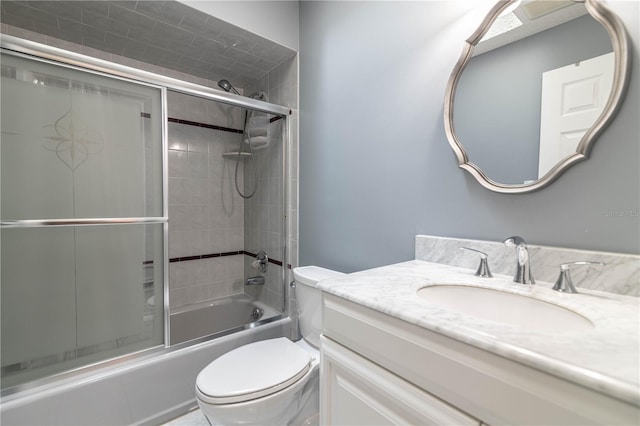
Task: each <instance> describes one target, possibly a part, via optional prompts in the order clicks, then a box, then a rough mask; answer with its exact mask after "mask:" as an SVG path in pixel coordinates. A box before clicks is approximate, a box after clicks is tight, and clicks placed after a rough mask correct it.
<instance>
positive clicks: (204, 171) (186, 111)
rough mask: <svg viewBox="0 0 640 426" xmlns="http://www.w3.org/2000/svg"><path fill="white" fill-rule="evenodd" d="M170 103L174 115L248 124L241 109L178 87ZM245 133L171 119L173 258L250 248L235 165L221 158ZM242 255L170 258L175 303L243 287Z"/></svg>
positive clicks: (226, 124) (230, 124) (226, 293)
mask: <svg viewBox="0 0 640 426" xmlns="http://www.w3.org/2000/svg"><path fill="white" fill-rule="evenodd" d="M168 107H169V110H168V114H169V117H170V118H175V119H179V120H186V119H188V120H189V121H190V122H197V123H202V124H211V125H217V126H220V127H228V128H231V129H234V128H235V129H241V128H242V125H241V123H240V122H241V119H242V118H241V109H240V108H232V107H229V106H225V105H220V104H216V103H214V102H211V101H206V100H202V99H198V98H194V97H191V96H186V95H182V94H177V93H174V92H169V93H168ZM240 138H241V135H240V134H239V133H236V132H231V131H225V130H217V129H212V128H209V127H202V126H196V125H192V124H184V123H180V122H169V124H168V141H169V142H168V143H169V167H168V169H169V191H168V192H169V258H170V259H176V258H185V257H190V256H202V255H203V254H209V253H216V254H218V253H229V252H239V251H242V250H243V248H244V247H243V245H244V241H243V240H244V227H243V220H244V210H243V202H242V199H241V198H240V197H238V196H237V195H235V190H234V189H233V179H234V177H233V170H232V168H231V167H230V166H231V164H230V162H229V161H228V160H225V159H224V158H223V157H222V153H224V152H226V151H231V150H232V149H234V146H236V147H237V145H238V143H239V140H240ZM240 167H242V165H241V166H240ZM239 177H240V179H242V174H241V173H240V174H239ZM242 258H243V256H242V255H241V254H236V255H231V256H220V257H215V258H205V259H195V260H189V261H184V262H175V261H174V262H171V263H170V264H169V288H170V299H169V300H170V305H171V308H177V307H180V306H184V305H187V304H192V303H198V302H202V301H205V300H208V299H215V298H219V297H225V296H230V295H233V294H238V293H242V291H243V284H244V283H243V276H244V274H243V259H242Z"/></svg>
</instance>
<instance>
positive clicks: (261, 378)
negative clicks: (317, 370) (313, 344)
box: [196, 337, 313, 405]
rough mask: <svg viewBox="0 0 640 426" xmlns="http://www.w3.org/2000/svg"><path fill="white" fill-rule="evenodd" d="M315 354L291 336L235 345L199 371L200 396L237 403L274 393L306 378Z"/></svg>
mask: <svg viewBox="0 0 640 426" xmlns="http://www.w3.org/2000/svg"><path fill="white" fill-rule="evenodd" d="M312 360H313V359H312V357H311V355H310V354H309V352H307V351H305V350H304V349H302V348H301V347H299V346H298V345H296V344H295V343H293V342H292V341H290V340H289V339H287V338H285V337H280V338H277V339H270V340H263V341H259V342H254V343H250V344H247V345H244V346H241V347H239V348H237V349H234V350H232V351H230V352H227V353H226V354H224V355H222V356H221V357H219V358H218V359H216V360H214V361H213V362H211V363H210V364H209V365H208V366H207V367H205V368H204V370H202V371H201V372H200V374H199V375H198V378H197V380H196V392H197V394H198V398H200V399H201V400H202V401H203V402H206V403H209V404H216V405H219V404H233V403H239V402H245V401H250V400H252V399H257V398H261V397H265V396H268V395H271V394H274V393H276V392H278V391H280V390H282V389H285V388H287V387H289V386H291V385H292V384H294V383H296V382H297V381H299V380H300V379H302V378H303V377H304V376H305V375H306V374H307V373H308V372H309V370H311V368H312Z"/></svg>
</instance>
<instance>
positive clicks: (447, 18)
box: [299, 1, 640, 272]
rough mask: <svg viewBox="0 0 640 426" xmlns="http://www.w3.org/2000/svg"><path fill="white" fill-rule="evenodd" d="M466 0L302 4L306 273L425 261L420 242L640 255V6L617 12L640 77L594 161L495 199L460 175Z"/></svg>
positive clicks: (623, 6)
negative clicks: (452, 139)
mask: <svg viewBox="0 0 640 426" xmlns="http://www.w3.org/2000/svg"><path fill="white" fill-rule="evenodd" d="M461 3H465V2H450V1H429V2H320V1H308V2H301V3H300V28H301V32H300V46H301V48H300V55H301V56H300V99H301V109H300V120H301V122H300V172H299V173H300V196H299V198H300V222H299V230H300V264H301V265H304V264H316V265H320V266H324V267H328V268H334V269H337V270H341V271H345V272H350V271H355V270H360V269H365V268H369V267H374V266H380V265H384V264H389V263H393V262H398V261H403V260H409V259H413V258H414V236H415V235H416V234H431V235H437V236H450V237H464V238H474V239H487V240H501V239H503V238H505V237H507V236H510V235H513V234H519V235H522V236H523V237H524V238H525V239H527V240H528V241H529V242H531V243H535V244H543V245H553V246H564V247H573V248H582V249H594V250H605V251H619V252H625V253H639V252H640V242H639V239H640V225H639V218H638V217H637V212H638V209H639V207H640V172H639V166H640V164H639V163H640V148H639V145H640V143H639V136H638V135H639V130H640V129H639V120H638V116H639V109H640V108H639V99H640V96H638V95H639V92H640V74H639V71H638V70H640V64H639V60H638V59H639V57H640V52H639V51H638V47H637V46H638V43H639V42H640V36H639V34H638V16H639V13H638V12H639V11H638V9H639V8H638V2H618V1H614V2H610V3H609V4H610V7H611V8H612V9H614V10H615V11H616V12H618V13H619V14H621V15H622V19H623V22H624V24H625V25H626V27H627V29H628V31H629V34H630V40H631V42H632V44H633V53H632V54H633V64H632V65H633V68H634V70H635V72H634V73H633V74H632V78H631V81H630V85H629V91H630V92H629V94H628V96H627V98H626V100H625V103H624V105H623V107H622V109H621V110H620V112H619V114H618V116H617V118H616V120H615V121H614V122H613V123H612V125H611V126H610V127H609V128H608V129H607V130H606V131H605V133H604V134H603V135H602V136H601V137H600V139H599V141H598V142H597V143H596V145H595V147H594V149H593V151H592V154H591V158H590V159H589V160H588V161H587V162H583V163H581V164H578V165H577V166H575V167H573V168H572V169H571V170H569V171H568V172H566V173H565V174H564V175H563V176H561V177H560V179H559V180H558V181H556V182H555V183H554V184H552V185H551V186H550V187H548V188H545V189H543V190H541V191H538V192H534V193H530V194H521V195H509V194H498V193H494V192H491V191H488V190H486V189H484V188H483V187H481V186H480V184H478V183H477V182H476V181H475V179H473V178H472V177H471V176H470V175H469V174H467V173H466V172H464V171H462V170H461V169H458V168H457V163H456V160H455V157H454V154H453V152H452V151H451V149H450V147H449V144H448V142H447V140H446V137H445V134H444V126H443V118H442V115H443V111H442V107H443V98H444V91H445V86H446V83H447V80H448V77H449V74H450V72H451V69H452V68H453V65H454V64H455V62H456V60H457V58H458V55H459V54H460V50H461V48H462V41H463V40H464V39H465V38H467V37H468V36H469V35H470V34H471V32H472V31H473V30H474V29H475V26H476V25H477V21H475V20H474V21H473V22H471V19H469V16H470V15H469V14H466V15H465V14H463V13H462V12H463V11H462V10H461V9H460V4H461Z"/></svg>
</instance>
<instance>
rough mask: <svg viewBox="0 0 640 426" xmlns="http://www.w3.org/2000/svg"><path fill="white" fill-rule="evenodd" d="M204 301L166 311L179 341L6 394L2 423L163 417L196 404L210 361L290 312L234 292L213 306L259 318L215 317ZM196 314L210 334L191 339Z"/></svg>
mask: <svg viewBox="0 0 640 426" xmlns="http://www.w3.org/2000/svg"><path fill="white" fill-rule="evenodd" d="M216 303H218V302H216ZM209 305H210V306H209V309H207V306H200V307H197V309H184V310H182V311H178V312H175V313H174V314H173V315H172V316H171V321H172V322H173V321H175V323H174V324H178V325H174V326H172V327H171V330H172V331H174V332H175V333H176V334H177V337H176V338H177V339H181V338H184V340H185V342H184V343H180V344H178V345H174V346H172V347H170V348H163V347H159V348H157V349H155V350H150V351H147V352H144V354H133V355H131V356H125V357H122V358H118V359H117V360H113V361H111V362H107V363H104V364H101V365H100V366H95V367H88V368H87V369H86V370H88V371H84V370H83V371H84V372H78V373H74V374H70V375H67V376H64V377H62V378H59V379H56V380H52V381H51V382H49V383H47V384H43V385H41V386H38V387H36V388H30V389H25V390H23V391H20V392H17V393H14V394H11V395H8V396H5V397H3V398H2V401H1V404H0V424H2V425H5V426H8V425H43V426H44V425H70V424H82V425H129V424H145V425H154V424H160V423H163V422H165V421H167V420H170V419H172V418H174V417H176V416H179V415H181V414H183V413H186V412H187V411H188V410H189V409H191V408H193V407H195V406H196V400H195V391H194V388H195V380H196V376H197V375H198V373H199V372H200V371H201V370H202V369H203V368H204V367H205V366H206V365H207V364H209V363H210V362H211V361H212V360H214V359H215V358H217V357H219V356H220V355H222V354H224V353H226V352H228V351H230V350H232V349H235V348H237V347H239V346H242V345H244V344H247V343H251V342H255V341H258V340H264V339H271V338H276V337H281V336H289V335H290V334H289V333H290V327H291V321H290V319H289V318H282V315H281V314H280V313H279V312H277V311H274V310H273V309H271V310H270V308H268V307H267V306H263V305H260V304H259V303H258V304H252V303H250V299H249V298H248V297H234V298H232V299H231V300H226V301H219V305H216V309H217V307H218V306H220V305H223V306H220V309H221V310H230V311H233V312H234V314H233V315H236V314H235V312H236V311H238V312H243V313H242V315H240V314H238V315H237V317H242V318H245V316H246V315H245V313H246V312H247V310H248V312H249V313H252V312H253V309H254V308H259V309H262V310H264V313H263V316H262V318H260V319H258V320H257V321H251V322H249V323H248V324H247V323H245V324H244V325H243V324H235V325H233V324H232V325H229V324H230V323H228V322H226V321H222V320H220V319H219V318H217V316H218V315H217V314H214V313H213V310H212V309H211V307H212V306H211V305H213V304H209ZM250 306H251V308H249V307H250ZM198 311H199V312H198ZM274 312H275V315H274ZM225 315H226V314H225ZM201 316H204V317H205V320H204V321H203V322H204V323H207V325H208V327H210V328H208V329H207V332H209V331H210V332H211V333H209V335H208V336H207V337H204V338H198V339H194V340H189V339H190V338H191V337H190V336H191V335H190V334H188V332H187V331H185V330H182V327H184V326H185V324H190V323H191V324H193V323H194V321H195V322H196V323H197V322H198V321H199V320H198V318H200V317H201ZM252 319H253V318H252ZM174 327H176V328H175V330H174ZM180 333H183V334H180Z"/></svg>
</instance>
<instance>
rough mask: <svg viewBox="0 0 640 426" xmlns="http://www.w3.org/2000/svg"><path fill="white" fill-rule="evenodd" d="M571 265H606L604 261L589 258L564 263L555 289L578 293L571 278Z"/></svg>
mask: <svg viewBox="0 0 640 426" xmlns="http://www.w3.org/2000/svg"><path fill="white" fill-rule="evenodd" d="M571 265H606V264H605V263H603V262H591V261H589V260H579V261H577V262H568V263H562V264H561V265H560V275H559V276H558V279H557V280H556V284H555V285H554V286H553V289H554V290H555V291H559V292H561V293H577V292H578V291H577V290H576V287H575V286H574V285H573V281H572V280H571V274H570V267H571Z"/></svg>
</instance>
